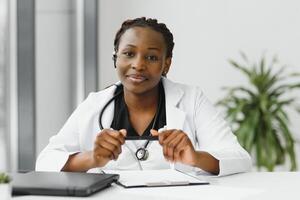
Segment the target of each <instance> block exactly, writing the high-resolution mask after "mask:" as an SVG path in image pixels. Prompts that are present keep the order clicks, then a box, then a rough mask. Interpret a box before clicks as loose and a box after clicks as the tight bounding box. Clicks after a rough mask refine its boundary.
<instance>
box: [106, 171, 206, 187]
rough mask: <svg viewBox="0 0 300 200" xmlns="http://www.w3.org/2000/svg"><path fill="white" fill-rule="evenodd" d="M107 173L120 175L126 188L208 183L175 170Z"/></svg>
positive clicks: (121, 181) (120, 180)
mask: <svg viewBox="0 0 300 200" xmlns="http://www.w3.org/2000/svg"><path fill="white" fill-rule="evenodd" d="M105 172H106V173H115V174H119V175H120V179H119V182H120V183H121V184H123V185H125V186H139V185H145V186H160V185H188V184H189V183H207V181H205V180H200V179H196V178H194V177H191V176H189V175H186V174H184V173H182V172H179V171H176V170H173V169H165V170H138V171H137V170H134V171H132V170H126V171H115V170H114V171H108V170H106V171H105Z"/></svg>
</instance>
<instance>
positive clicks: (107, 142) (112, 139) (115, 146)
mask: <svg viewBox="0 0 300 200" xmlns="http://www.w3.org/2000/svg"><path fill="white" fill-rule="evenodd" d="M126 134H127V132H126V130H125V129H121V130H119V131H117V130H112V129H103V130H102V131H101V132H100V133H99V134H98V135H97V137H96V140H95V143H94V149H93V160H94V165H95V167H103V166H104V165H106V164H107V163H108V162H109V161H110V160H117V159H118V157H119V155H120V153H121V152H122V148H121V146H122V145H123V144H124V143H125V136H126Z"/></svg>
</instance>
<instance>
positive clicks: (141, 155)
mask: <svg viewBox="0 0 300 200" xmlns="http://www.w3.org/2000/svg"><path fill="white" fill-rule="evenodd" d="M115 86H116V87H118V85H116V84H115ZM122 93H123V90H120V91H118V92H117V93H116V94H115V95H114V96H113V97H112V98H111V99H110V100H109V101H108V102H107V103H106V104H105V105H104V107H103V109H102V110H101V112H100V114H99V119H98V121H99V127H100V130H103V129H104V127H103V125H102V116H103V113H104V111H105V109H106V108H107V106H108V105H109V104H110V103H111V102H112V101H113V100H115V99H116V98H117V97H118V96H119V95H121V94H122ZM161 101H162V98H161V95H160V92H159V97H158V106H157V110H156V113H155V116H154V120H153V124H152V127H151V129H153V128H154V127H155V124H156V123H157V117H158V112H159V111H160V109H161ZM149 143H150V141H149V140H147V141H146V143H145V144H144V146H143V147H140V148H138V149H137V150H136V152H135V157H136V158H137V159H138V160H139V161H144V160H147V158H148V157H149V151H148V150H147V147H148V144H149Z"/></svg>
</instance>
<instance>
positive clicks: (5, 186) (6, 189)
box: [0, 183, 11, 200]
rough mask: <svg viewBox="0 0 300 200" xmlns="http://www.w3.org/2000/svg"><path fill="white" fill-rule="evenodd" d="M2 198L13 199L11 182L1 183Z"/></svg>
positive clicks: (4, 199) (2, 199)
mask: <svg viewBox="0 0 300 200" xmlns="http://www.w3.org/2000/svg"><path fill="white" fill-rule="evenodd" d="M0 199H1V200H10V199H11V184H10V183H0Z"/></svg>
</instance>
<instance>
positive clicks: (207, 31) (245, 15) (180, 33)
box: [99, 0, 300, 166]
mask: <svg viewBox="0 0 300 200" xmlns="http://www.w3.org/2000/svg"><path fill="white" fill-rule="evenodd" d="M99 2H100V3H99V4H100V5H99V26H100V27H99V37H100V39H99V59H100V60H99V64H100V65H99V67H100V70H99V71H100V72H99V76H100V88H104V87H105V86H107V85H109V84H111V83H113V82H114V81H116V80H117V77H116V75H115V72H114V68H113V64H112V60H111V55H112V51H113V39H114V36H115V33H116V31H117V30H118V29H119V27H120V25H121V23H122V22H123V21H124V20H125V19H127V18H134V17H140V16H146V17H153V18H157V19H159V20H160V21H162V22H164V23H166V24H167V26H168V27H169V28H170V29H171V31H172V32H173V34H174V38H175V49H174V57H173V64H172V68H171V70H170V73H169V74H168V77H169V78H171V79H173V80H176V81H179V82H183V83H186V84H192V85H198V86H200V87H201V88H202V89H203V91H204V92H205V93H206V95H207V96H208V97H209V99H211V101H212V102H216V101H217V100H218V99H220V98H222V97H223V96H224V92H223V91H221V89H220V88H221V87H222V86H228V85H240V84H247V82H246V80H245V79H244V77H243V76H242V75H241V74H240V73H239V72H238V71H237V70H235V69H233V68H232V67H230V65H229V64H228V62H227V60H228V59H229V58H233V59H236V60H240V57H239V54H238V51H239V50H242V51H244V52H246V53H247V54H248V55H249V57H250V58H251V59H256V60H257V59H258V58H260V56H261V55H262V53H263V52H265V51H266V52H267V55H269V56H272V55H273V54H277V55H278V56H279V59H280V61H282V63H284V64H288V65H290V66H291V70H297V71H298V72H299V71H300V55H299V52H300V20H299V19H300V1H297V0H264V1H262V0H245V1H240V0H226V1H219V0H164V1H162V0H151V1H147V0H122V1H118V0H101V1H99ZM296 95H297V96H298V97H299V98H300V94H299V93H297V94H296ZM291 120H292V126H291V129H292V131H293V132H294V133H296V134H295V137H296V138H297V140H298V141H300V123H299V121H300V117H299V115H296V114H295V113H291ZM298 149H299V147H298ZM297 154H298V157H299V158H298V161H300V151H299V150H298V152H297ZM299 166H300V164H299Z"/></svg>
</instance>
